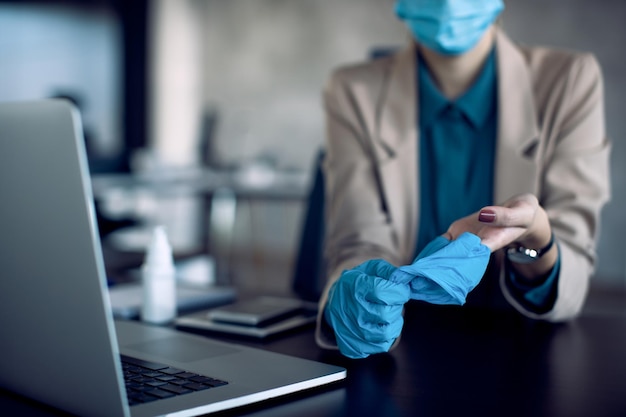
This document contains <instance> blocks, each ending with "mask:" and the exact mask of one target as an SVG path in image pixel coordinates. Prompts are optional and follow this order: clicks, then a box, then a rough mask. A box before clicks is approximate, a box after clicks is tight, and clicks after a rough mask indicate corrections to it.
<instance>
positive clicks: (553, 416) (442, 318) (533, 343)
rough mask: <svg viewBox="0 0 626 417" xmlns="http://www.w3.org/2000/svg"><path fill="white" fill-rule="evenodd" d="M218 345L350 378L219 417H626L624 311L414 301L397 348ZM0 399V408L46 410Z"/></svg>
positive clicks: (277, 342)
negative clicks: (562, 311) (352, 350)
mask: <svg viewBox="0 0 626 417" xmlns="http://www.w3.org/2000/svg"><path fill="white" fill-rule="evenodd" d="M225 340H229V341H236V342H238V343H244V344H247V345H251V346H254V347H258V348H262V349H268V350H272V351H276V352H281V353H285V354H289V355H294V356H300V357H304V358H309V359H313V360H318V361H322V362H328V363H332V364H337V365H341V366H344V367H346V368H347V369H348V378H347V380H346V381H344V382H342V383H340V384H338V385H335V386H333V387H330V388H326V389H322V390H318V391H313V392H307V393H303V394H298V395H296V396H294V397H291V398H289V399H281V400H272V401H271V402H269V403H265V404H262V405H260V406H259V405H256V406H252V407H246V408H243V409H239V410H234V411H229V412H225V413H220V414H218V415H219V416H241V415H246V416H256V417H266V416H267V417H269V416H272V417H280V416H298V417H307V416H316V417H323V416H344V415H345V416H348V415H349V416H359V415H360V416H385V417H388V416H533V417H541V416H550V417H560V416H567V417H575V416H584V417H590V416H594V417H598V416H616V417H617V416H626V315H624V314H611V315H609V314H588V315H583V316H582V317H580V318H578V319H576V320H575V321H573V322H570V323H567V324H558V325H554V324H549V323H544V322H537V321H531V320H528V319H524V318H522V317H520V316H519V315H516V314H510V313H494V312H486V311H480V310H470V309H467V308H458V307H441V306H430V305H425V304H419V303H412V304H409V305H408V306H407V311H406V323H405V327H404V333H403V336H402V340H401V343H400V344H399V345H398V347H397V348H396V349H395V350H394V351H393V352H392V353H390V354H382V355H376V356H372V357H370V358H367V359H363V360H348V359H346V358H344V357H342V356H341V355H339V354H338V353H335V352H328V351H323V350H320V349H319V348H317V347H316V346H315V344H314V341H313V329H312V328H308V329H301V330H300V331H297V332H294V333H292V334H289V335H284V336H282V337H278V338H275V339H273V340H268V341H265V342H257V341H251V340H242V339H230V338H228V339H225ZM0 394H1V395H0V410H2V411H3V412H4V411H6V410H9V409H11V410H16V411H17V413H19V414H23V415H51V414H52V413H50V412H49V411H50V410H45V409H41V408H40V407H38V406H35V405H33V404H31V403H28V402H25V401H23V400H21V399H17V398H14V396H12V395H10V394H7V393H6V392H1V393H0ZM24 413H26V414H24ZM38 413H39V414H38ZM15 415H17V414H15Z"/></svg>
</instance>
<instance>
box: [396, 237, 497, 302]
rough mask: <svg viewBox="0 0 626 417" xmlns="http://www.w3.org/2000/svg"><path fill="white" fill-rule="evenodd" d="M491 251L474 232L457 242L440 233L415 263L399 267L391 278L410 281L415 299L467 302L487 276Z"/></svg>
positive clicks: (400, 281)
mask: <svg viewBox="0 0 626 417" xmlns="http://www.w3.org/2000/svg"><path fill="white" fill-rule="evenodd" d="M490 254H491V251H490V250H489V248H488V247H487V246H485V245H483V244H481V243H480V238H479V237H478V236H476V235H474V234H472V233H468V232H466V233H463V234H462V235H461V236H459V237H458V238H457V239H455V240H453V241H449V240H448V239H446V238H444V237H443V236H439V237H437V238H436V239H434V240H433V241H431V242H430V243H429V244H428V245H426V247H425V248H424V249H423V250H422V252H420V254H419V255H418V256H417V258H416V259H415V261H414V262H413V263H412V264H411V265H405V266H401V267H399V268H398V269H397V270H396V271H394V273H393V274H392V275H391V276H390V277H389V279H390V280H391V281H393V282H397V283H399V284H403V283H407V284H409V285H410V287H411V298H412V299H414V300H423V301H427V302H429V303H432V304H458V305H463V304H465V298H466V297H467V294H468V293H469V292H470V291H471V290H473V289H474V287H476V285H478V283H479V282H480V280H481V278H482V276H483V275H484V273H485V270H486V269H487V264H488V263H489V256H490Z"/></svg>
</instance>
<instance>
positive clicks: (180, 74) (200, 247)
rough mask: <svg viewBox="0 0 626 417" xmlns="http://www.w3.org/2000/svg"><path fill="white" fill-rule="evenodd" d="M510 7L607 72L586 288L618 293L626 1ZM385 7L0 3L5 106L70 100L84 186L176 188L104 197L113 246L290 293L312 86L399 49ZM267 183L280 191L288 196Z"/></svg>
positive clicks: (524, 36) (316, 120) (516, 31)
mask: <svg viewBox="0 0 626 417" xmlns="http://www.w3.org/2000/svg"><path fill="white" fill-rule="evenodd" d="M505 4H506V10H505V12H504V15H503V24H504V27H505V29H506V31H507V32H508V33H509V34H510V35H511V36H512V37H513V38H514V39H516V40H518V41H520V42H523V43H528V44H544V45H551V46H556V47H565V48H575V49H581V50H588V51H591V52H593V53H595V54H596V56H597V57H598V59H599V61H600V63H601V65H602V67H603V71H604V76H605V87H606V118H607V126H608V133H609V135H610V137H611V138H612V139H613V141H614V151H613V157H612V162H613V164H612V178H613V187H614V196H613V201H612V202H611V203H610V205H609V206H608V207H607V208H606V209H605V211H604V219H603V224H602V230H601V241H600V246H599V262H598V268H597V277H596V279H595V280H594V284H595V285H598V286H606V287H616V288H621V289H623V288H625V287H626V245H624V244H623V235H624V232H625V231H626V227H625V223H626V219H625V218H624V216H623V215H622V213H623V212H624V208H625V206H626V204H625V201H624V200H625V199H626V193H625V192H624V191H625V186H624V181H625V178H626V175H625V172H624V171H625V170H626V167H625V166H624V164H620V163H619V162H620V161H621V160H622V159H624V156H625V154H626V145H625V142H624V141H623V140H622V137H623V136H625V135H626V118H624V117H623V115H622V109H623V108H624V106H625V105H626V79H625V77H624V74H625V73H626V56H625V54H624V52H623V48H622V42H623V39H626V27H625V26H624V24H623V17H624V16H626V2H623V1H621V0H600V1H596V2H589V1H584V0H508V1H505ZM392 5H393V0H153V1H150V0H133V1H127V2H125V1H123V0H109V1H104V0H103V1H95V0H94V1H39V2H37V1H6V0H5V1H0V101H8V100H25V99H34V98H43V97H53V96H65V97H68V96H69V97H72V99H74V100H75V101H76V102H77V104H78V105H79V108H80V110H81V113H82V115H83V118H84V125H85V127H86V133H87V136H88V137H87V138H86V139H87V140H88V148H89V150H90V166H91V170H92V173H93V175H94V179H97V178H100V179H105V180H106V179H107V178H113V179H115V178H117V179H119V178H122V177H124V175H126V176H127V175H128V174H130V173H132V174H133V175H138V176H139V178H143V179H146V178H154V177H158V176H159V175H160V176H161V177H163V178H164V180H167V181H170V183H171V182H172V178H173V179H174V180H175V183H176V184H177V187H178V188H179V189H178V190H177V191H176V190H174V191H172V190H171V189H168V190H167V192H164V190H163V189H158V188H159V187H156V188H157V190H156V191H155V190H154V187H152V188H151V187H139V188H136V187H135V188H133V187H131V188H125V187H124V186H122V185H123V184H124V183H123V181H122V182H115V181H112V182H110V184H114V185H111V186H109V187H107V186H103V187H102V188H101V189H99V190H100V191H99V192H100V193H101V194H100V198H101V200H102V201H100V203H99V204H100V207H99V209H100V210H101V211H102V214H103V215H104V216H105V218H106V219H105V220H106V221H108V222H110V223H107V224H110V225H112V226H111V229H110V230H108V229H107V231H106V232H107V233H106V239H107V242H109V244H111V245H114V246H115V245H117V246H118V248H120V249H121V250H122V251H123V250H125V249H126V250H128V251H135V252H141V249H142V245H143V244H144V243H145V236H146V234H145V233H143V232H145V229H146V227H145V226H149V225H150V224H155V223H164V224H166V226H167V227H168V232H169V236H170V239H171V240H172V243H173V245H174V248H175V250H176V251H177V252H178V253H180V254H185V253H194V251H195V252H202V251H208V252H210V254H211V255H214V254H215V255H216V260H217V262H218V267H223V264H224V263H226V264H228V265H227V266H228V279H229V280H231V281H234V282H236V283H237V284H238V285H242V286H244V287H246V288H248V289H252V290H258V291H281V290H283V289H285V288H289V286H290V280H291V278H292V277H291V275H292V271H293V268H294V260H295V257H296V254H297V250H298V247H299V244H300V234H301V228H302V223H303V213H304V212H305V207H306V196H307V195H308V189H309V187H310V185H311V179H312V175H311V172H312V168H313V164H314V161H315V157H316V155H317V152H318V150H319V149H320V147H321V146H322V143H323V139H324V120H323V114H322V108H321V96H320V91H321V88H322V86H323V84H324V82H325V79H326V77H327V75H328V73H329V72H330V71H331V70H332V68H334V67H336V66H338V65H341V64H345V63H350V62H355V61H359V60H363V59H366V58H367V56H368V55H369V53H370V51H371V50H372V48H379V47H399V46H402V45H404V44H405V43H406V41H407V34H406V32H405V30H404V27H403V25H402V24H401V23H400V22H398V21H397V20H396V19H395V17H394V15H393V11H392ZM0 129H1V127H0ZM0 158H1V156H0ZM200 168H202V169H204V168H207V169H210V170H212V171H214V172H215V173H216V175H218V176H219V174H220V173H224V172H226V173H228V174H229V175H230V177H229V178H231V179H234V182H233V184H235V188H237V187H240V188H243V189H245V190H247V191H246V192H244V193H240V194H238V191H237V190H236V189H235V190H234V191H233V190H232V189H231V190H229V189H224V188H220V189H219V192H218V194H217V196H218V197H219V198H217V199H215V200H210V201H208V202H207V200H206V199H204V198H202V196H200V197H199V196H198V193H197V191H198V189H194V188H193V187H191V188H190V187H185V179H186V178H196V177H197V174H198V172H200V171H199V169H200ZM277 178H283V179H284V178H286V179H287V180H286V181H287V182H286V183H285V184H287V185H286V186H285V187H287V188H288V189H289V191H288V192H284V189H281V187H283V185H281V184H283V183H281V182H280V181H277ZM190 182H191V181H190ZM102 184H105V185H106V184H107V182H106V181H103V182H102ZM115 184H117V185H115ZM120 184H122V185H120ZM174 188H176V187H174ZM200 188H202V187H200ZM233 193H234V194H233ZM200 194H201V193H200ZM209 209H212V210H209ZM207 212H210V214H211V215H212V216H213V217H212V218H210V219H208V220H207V219H206V217H207ZM220 216H221V217H220ZM122 225H123V226H127V227H121V226H122ZM133 225H134V226H133ZM117 226H120V228H119V230H116V227H117ZM142 230H143V232H142ZM109 232H111V233H109ZM207 239H210V240H211V242H212V244H211V245H208V246H207V242H206V240H207ZM219 251H221V252H220V253H218V252H219ZM218 255H219V256H218Z"/></svg>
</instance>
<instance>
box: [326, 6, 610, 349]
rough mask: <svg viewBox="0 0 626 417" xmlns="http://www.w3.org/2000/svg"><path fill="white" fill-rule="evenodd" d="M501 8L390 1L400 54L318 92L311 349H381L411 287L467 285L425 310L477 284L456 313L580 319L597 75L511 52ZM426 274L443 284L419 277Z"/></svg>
mask: <svg viewBox="0 0 626 417" xmlns="http://www.w3.org/2000/svg"><path fill="white" fill-rule="evenodd" d="M503 7H504V5H503V4H502V1H501V0H487V1H481V2H468V1H464V0H398V1H397V2H396V7H395V11H396V14H397V16H398V17H399V18H400V19H402V20H403V21H404V22H405V24H406V25H407V27H408V29H409V31H410V32H411V34H412V38H413V42H411V44H410V45H409V46H408V47H407V48H406V49H404V50H401V51H399V52H398V53H395V54H393V55H391V56H388V57H385V58H381V59H378V60H373V61H370V62H367V63H363V64H359V65H354V66H350V67H345V68H342V69H339V70H337V71H335V72H334V73H333V74H332V76H331V77H330V80H329V82H328V85H327V86H326V89H325V92H324V100H325V101H324V103H325V110H326V117H327V144H326V158H325V162H324V174H325V185H326V190H327V191H326V193H327V194H326V201H327V202H328V203H327V207H326V228H327V229H326V233H327V237H326V243H325V255H326V262H327V265H328V275H327V277H328V281H327V284H326V287H325V291H324V293H323V295H322V297H321V300H320V316H319V318H318V329H317V333H316V340H317V342H318V344H319V345H320V346H322V347H326V348H336V347H337V345H338V347H339V349H340V350H341V352H342V353H344V354H345V355H347V356H350V357H364V356H367V355H369V354H371V353H377V352H382V351H386V350H388V349H389V348H390V347H391V346H392V345H393V343H394V342H395V341H396V340H397V338H398V336H399V334H400V331H401V329H402V306H403V305H404V303H405V302H407V301H408V299H409V298H417V299H424V300H426V301H429V297H430V295H428V294H427V295H424V296H421V298H420V295H419V293H420V291H421V292H422V293H423V292H424V291H426V290H424V288H426V287H424V285H426V284H423V283H424V282H426V283H428V285H429V286H430V287H429V288H430V289H431V290H432V289H433V288H437V289H439V290H441V287H445V286H446V285H448V284H453V285H457V286H458V285H460V284H458V282H459V280H464V279H466V281H467V283H468V284H463V285H465V288H464V289H463V290H462V291H461V293H462V295H461V296H459V297H456V301H452V300H448V301H445V300H444V301H442V299H441V298H439V299H437V298H436V297H435V298H431V299H430V300H434V301H432V302H455V303H457V304H463V303H464V302H465V300H464V296H465V295H466V294H467V292H469V291H471V290H472V289H473V288H474V286H475V285H476V284H478V285H477V286H476V288H475V289H474V290H473V291H472V292H471V293H470V294H469V295H468V296H467V303H468V304H480V305H484V306H490V307H493V308H498V307H501V306H505V305H506V306H508V307H509V308H510V307H512V308H515V309H516V310H517V311H519V312H520V313H522V314H524V315H526V316H528V317H531V318H535V319H544V320H549V321H561V320H567V319H570V318H572V317H575V316H576V315H577V314H578V313H579V312H580V310H581V308H582V306H583V303H584V300H585V297H586V293H587V288H588V281H589V278H590V276H591V275H592V273H593V267H594V261H595V246H596V241H597V236H598V225H599V215H600V211H601V208H602V206H603V205H604V204H605V203H606V202H607V201H608V199H609V193H610V190H609V174H608V157H609V149H610V145H609V141H608V139H607V138H606V133H605V127H604V109H603V85H602V77H601V72H600V69H599V66H598V63H597V62H596V60H595V58H594V57H593V56H592V55H590V54H586V53H574V52H569V51H558V50H551V49H547V48H528V47H523V46H518V45H516V44H514V43H513V42H512V41H511V40H510V39H509V38H508V37H507V36H506V34H505V33H504V32H503V30H502V29H501V28H500V27H498V26H497V25H496V24H494V22H495V21H496V19H497V17H498V15H499V14H500V12H501V11H502V9H503ZM461 237H462V238H463V240H464V242H462V243H461V242H460V240H461ZM472 238H473V239H474V240H472ZM468 239H469V240H468ZM446 245H447V246H446ZM441 248H444V249H446V248H447V249H446V250H447V251H448V252H447V253H443V252H439V253H438V255H437V256H434V257H431V255H432V254H433V253H435V254H437V251H438V250H439V249H441ZM485 248H486V249H485ZM481 250H482V255H481ZM485 252H487V256H486V259H485V255H484V253H485ZM489 253H491V256H489ZM416 255H418V257H417V259H416V261H414V260H413V259H414V258H415V256H416ZM470 258H472V259H475V260H479V261H480V260H481V259H482V261H480V262H483V264H481V263H480V262H478V263H476V262H474V263H473V264H470V263H468V262H469V261H467V260H468V259H470ZM489 258H490V259H489ZM420 259H421V261H420ZM428 259H430V260H431V262H430V264H429V266H428V268H431V269H432V268H434V269H437V266H439V267H440V268H439V269H442V268H443V267H448V266H449V265H452V264H454V265H455V271H456V272H455V273H454V274H452V275H449V274H448V275H446V274H445V273H442V274H439V275H440V279H441V280H440V281H438V279H439V278H437V277H436V275H437V274H435V277H434V278H433V276H432V275H428V274H425V275H426V276H423V275H424V274H422V273H421V268H423V267H424V265H423V263H424V261H425V260H428ZM420 262H421V263H420ZM472 262H473V261H472ZM487 262H488V265H487ZM399 266H403V267H402V268H398V267H399ZM407 268H408V269H407ZM400 270H401V271H402V273H401V272H398V271H400ZM407 274H408V275H407ZM410 274H413V277H415V276H420V282H421V284H420V283H418V282H417V281H418V280H417V279H412V278H411V276H409V275H410ZM455 274H456V275H455ZM400 276H402V277H400ZM405 278H406V279H405ZM444 281H446V282H447V283H448V284H446V283H445V282H444ZM478 281H480V283H478ZM432 282H434V283H435V285H432V284H431V283H432ZM428 285H427V286H428ZM434 291H435V290H434ZM426 292H428V291H426ZM433 294H434V293H433ZM443 295H444V296H445V294H443Z"/></svg>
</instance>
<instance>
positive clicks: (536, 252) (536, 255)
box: [506, 233, 554, 264]
mask: <svg viewBox="0 0 626 417" xmlns="http://www.w3.org/2000/svg"><path fill="white" fill-rule="evenodd" d="M553 245H554V233H552V235H551V236H550V242H548V244H547V245H546V246H544V247H543V248H541V249H528V248H526V247H524V246H522V245H518V246H513V247H510V248H508V249H507V250H506V257H507V258H508V259H509V260H510V261H512V262H515V263H518V264H532V263H534V262H537V261H538V260H539V259H541V257H542V256H543V255H544V254H545V253H546V252H548V251H549V250H550V249H551V248H552V246H553Z"/></svg>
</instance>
